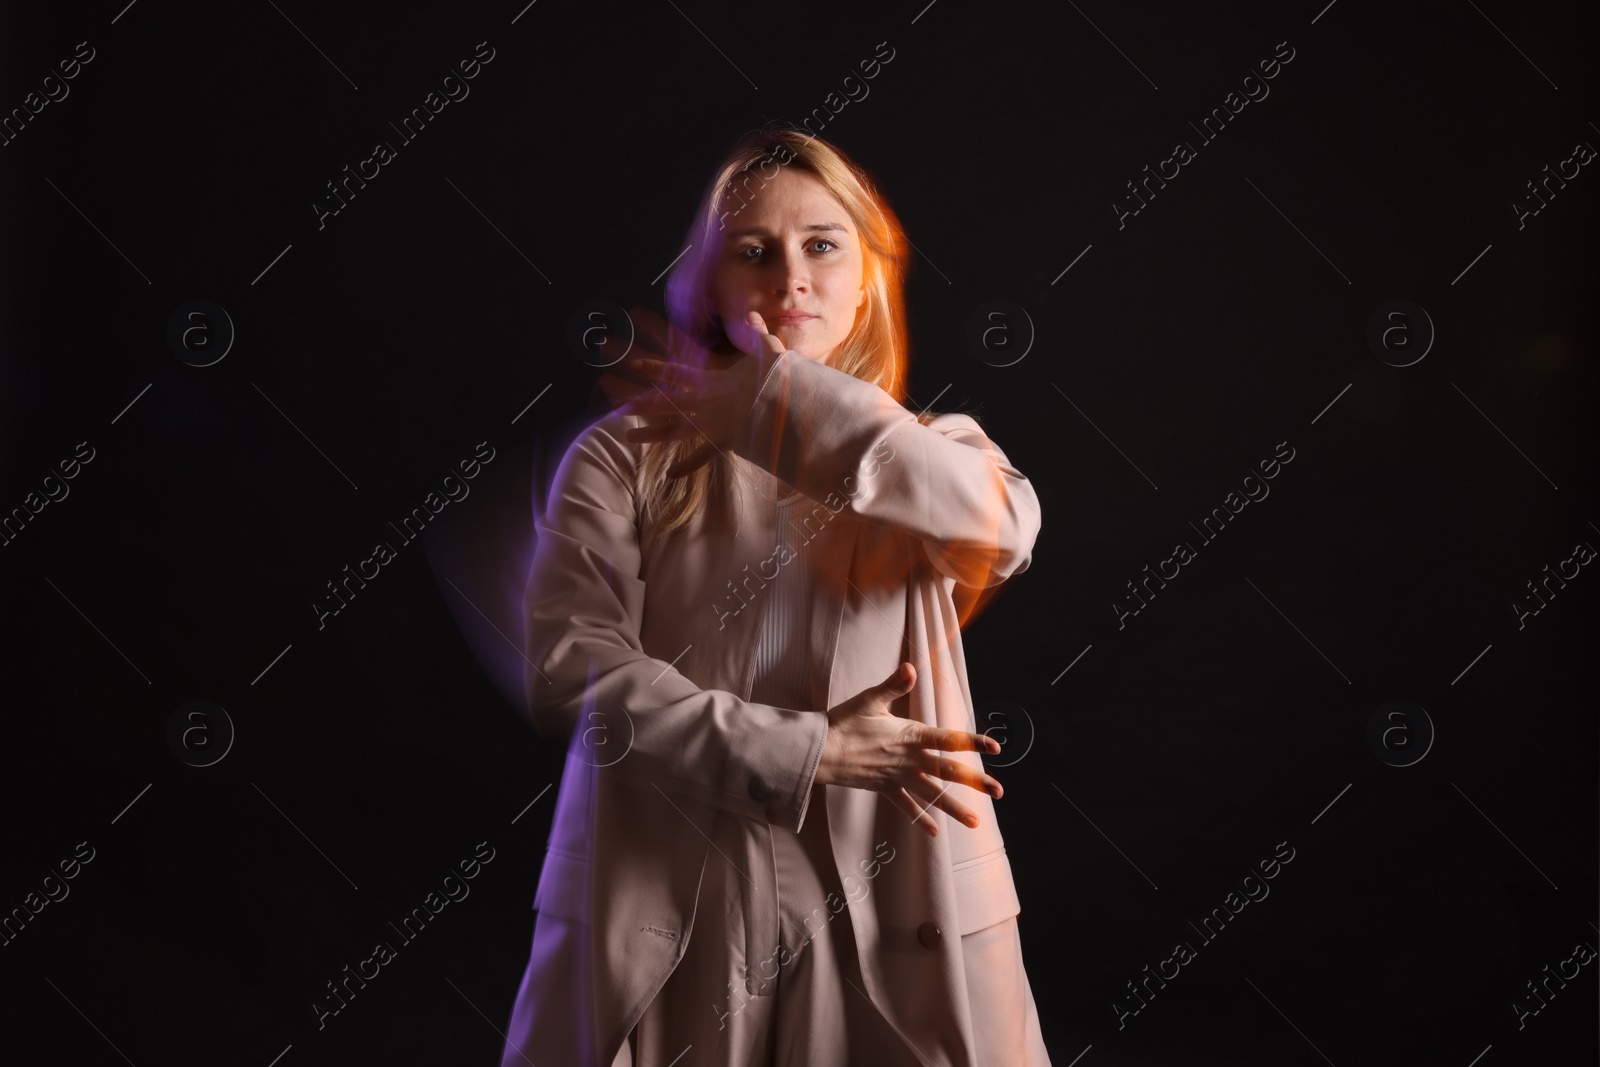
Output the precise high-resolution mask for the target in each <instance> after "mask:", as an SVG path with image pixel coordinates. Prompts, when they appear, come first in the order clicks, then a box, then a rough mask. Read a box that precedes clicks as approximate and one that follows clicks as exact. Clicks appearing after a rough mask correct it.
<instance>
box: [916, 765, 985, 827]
mask: <svg viewBox="0 0 1600 1067" xmlns="http://www.w3.org/2000/svg"><path fill="white" fill-rule="evenodd" d="M910 789H911V791H912V792H913V793H914V794H916V795H919V796H921V797H922V798H923V801H924V802H925V803H926V805H927V806H929V807H936V808H938V809H939V810H940V811H943V812H944V813H945V814H947V815H949V816H951V817H952V818H954V819H955V820H956V821H957V822H959V823H961V824H962V825H964V826H969V827H970V826H977V825H978V813H977V812H975V811H973V810H972V809H971V808H969V807H967V806H966V805H965V804H963V803H961V802H960V801H959V800H957V799H956V798H955V797H953V796H951V795H950V788H949V787H948V786H946V785H945V784H944V783H942V782H937V781H935V780H934V779H932V778H930V777H928V776H927V775H925V774H918V775H917V777H916V778H915V779H914V780H913V782H912V784H911V786H910Z"/></svg>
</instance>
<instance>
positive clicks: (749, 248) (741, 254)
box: [735, 237, 839, 263]
mask: <svg viewBox="0 0 1600 1067" xmlns="http://www.w3.org/2000/svg"><path fill="white" fill-rule="evenodd" d="M818 245H827V246H828V247H827V251H829V252H835V251H837V250H838V248H839V246H838V245H837V244H835V243H834V242H832V241H830V240H828V239H827V238H826V237H819V238H817V239H816V240H815V241H812V242H811V247H812V249H813V250H815V249H816V247H817V246H818ZM764 251H765V249H763V248H762V247H761V246H760V245H746V246H745V247H743V248H741V249H739V251H738V252H737V253H735V254H736V255H737V256H738V258H739V259H743V260H745V261H747V262H752V263H753V262H755V261H756V260H757V259H760V258H761V256H760V255H754V256H752V255H749V253H751V252H757V253H760V252H764Z"/></svg>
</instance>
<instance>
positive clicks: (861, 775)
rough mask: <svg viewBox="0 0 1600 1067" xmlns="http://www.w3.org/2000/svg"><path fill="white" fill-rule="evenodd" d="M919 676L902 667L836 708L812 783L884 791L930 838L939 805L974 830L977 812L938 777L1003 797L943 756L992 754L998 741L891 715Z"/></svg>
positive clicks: (985, 778) (987, 780) (996, 787)
mask: <svg viewBox="0 0 1600 1067" xmlns="http://www.w3.org/2000/svg"><path fill="white" fill-rule="evenodd" d="M916 679H917V669H916V667H914V666H912V665H911V664H909V663H902V664H900V666H899V667H897V668H896V669H895V672H894V673H893V674H891V675H890V676H889V678H888V680H887V681H884V682H881V683H879V684H878V685H875V686H871V687H870V688H867V689H863V690H862V691H861V692H860V693H857V694H856V695H855V696H853V697H851V698H850V699H848V700H846V701H845V702H844V703H842V704H840V705H838V706H837V707H834V708H832V709H830V710H829V712H828V732H827V735H826V737H825V738H824V740H823V742H822V758H821V760H820V761H819V762H818V764H817V773H816V776H815V778H814V781H816V782H821V783H831V784H833V785H847V786H852V787H854V788H857V789H871V790H874V791H876V792H879V793H882V794H883V795H884V796H886V797H888V798H889V799H890V800H891V801H892V802H893V803H894V805H895V806H896V807H898V808H899V809H900V810H901V811H903V812H905V814H906V815H907V817H909V818H910V819H911V820H912V821H913V822H915V823H916V824H917V825H918V826H921V827H922V829H923V830H925V831H927V834H928V836H929V837H937V836H938V834H939V824H938V822H936V821H935V820H934V818H933V816H932V815H929V814H928V809H929V808H930V807H933V806H935V805H937V806H938V807H939V808H940V809H942V810H943V811H945V812H947V813H948V814H950V815H953V816H955V817H956V818H957V819H958V820H960V821H961V822H962V823H964V824H965V825H967V826H969V827H972V826H977V825H978V816H977V814H976V813H975V812H973V811H972V810H971V809H970V808H968V807H967V806H966V805H964V804H961V803H959V802H958V801H957V800H956V799H955V798H954V797H952V796H951V795H950V794H949V793H948V792H947V790H948V789H949V786H948V785H946V784H945V783H944V782H941V781H939V780H938V779H941V778H943V779H947V780H948V781H951V782H958V783H960V784H961V785H966V786H970V787H972V788H973V789H977V790H981V791H983V792H985V793H988V794H989V795H990V796H992V797H1000V796H1004V795H1005V790H1003V789H1001V788H1000V783H999V782H998V781H996V780H995V779H994V778H991V777H990V776H989V775H987V774H983V773H982V772H980V771H975V770H973V769H972V768H971V767H969V766H967V765H966V764H965V763H961V762H960V761H958V760H953V759H950V758H949V757H947V756H942V755H940V754H939V753H942V752H988V753H989V754H991V755H993V754H995V753H997V752H999V751H1000V743H999V742H998V741H996V740H995V739H994V738H992V737H989V736H987V735H985V734H975V733H969V732H968V731H966V730H947V729H944V728H942V727H938V726H929V725H927V724H926V723H921V722H917V721H915V720H914V719H906V718H902V717H901V716H899V715H896V714H895V713H894V712H892V711H890V710H889V705H890V704H891V703H892V702H893V701H895V700H897V699H898V698H900V697H902V696H904V695H905V694H907V693H909V692H911V688H912V686H914V685H915V684H916Z"/></svg>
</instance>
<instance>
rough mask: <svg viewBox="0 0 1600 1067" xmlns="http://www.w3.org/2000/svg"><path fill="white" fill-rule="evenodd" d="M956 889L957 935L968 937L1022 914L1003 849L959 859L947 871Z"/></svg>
mask: <svg viewBox="0 0 1600 1067" xmlns="http://www.w3.org/2000/svg"><path fill="white" fill-rule="evenodd" d="M951 873H952V876H953V878H954V881H955V889H956V913H957V915H958V916H959V917H960V927H961V928H960V933H962V934H970V933H973V932H974V931H977V930H983V929H986V928H988V927H990V926H993V925H994V924H995V923H997V922H1003V921H1005V920H1006V919H1009V918H1011V917H1012V916H1013V915H1017V914H1019V913H1021V911H1022V903H1021V901H1019V900H1018V899H1017V887H1016V883H1015V882H1013V881H1012V878H1011V861H1010V860H1008V859H1007V858H1006V850H1005V848H1004V846H1002V847H1000V848H997V849H995V850H994V851H993V852H987V853H985V854H983V855H982V856H975V857H974V858H972V859H970V860H963V861H961V862H960V863H958V864H956V865H955V867H954V868H952V870H951Z"/></svg>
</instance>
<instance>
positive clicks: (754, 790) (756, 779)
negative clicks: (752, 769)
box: [750, 774, 777, 804]
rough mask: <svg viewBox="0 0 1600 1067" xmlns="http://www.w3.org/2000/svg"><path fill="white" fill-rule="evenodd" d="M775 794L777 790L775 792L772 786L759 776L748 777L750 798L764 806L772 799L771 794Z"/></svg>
mask: <svg viewBox="0 0 1600 1067" xmlns="http://www.w3.org/2000/svg"><path fill="white" fill-rule="evenodd" d="M775 792H777V790H775V789H774V788H773V787H772V785H771V784H770V783H768V782H767V780H766V779H765V778H762V777H761V776H760V775H759V774H752V775H751V776H750V796H751V797H753V798H754V799H756V800H759V801H761V803H763V804H765V803H766V802H767V801H768V800H770V799H771V798H772V794H773V793H775Z"/></svg>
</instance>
